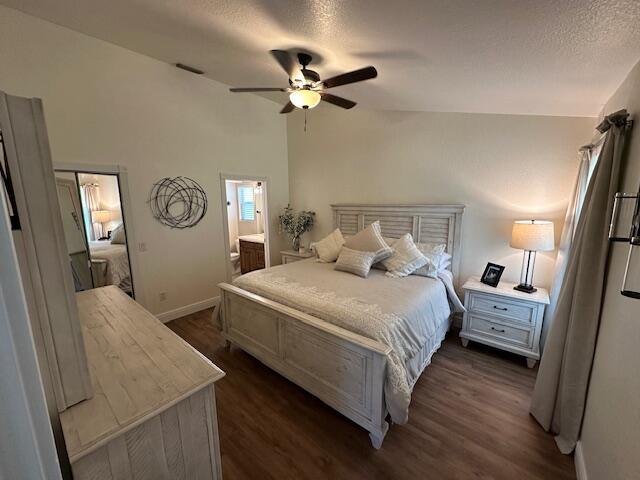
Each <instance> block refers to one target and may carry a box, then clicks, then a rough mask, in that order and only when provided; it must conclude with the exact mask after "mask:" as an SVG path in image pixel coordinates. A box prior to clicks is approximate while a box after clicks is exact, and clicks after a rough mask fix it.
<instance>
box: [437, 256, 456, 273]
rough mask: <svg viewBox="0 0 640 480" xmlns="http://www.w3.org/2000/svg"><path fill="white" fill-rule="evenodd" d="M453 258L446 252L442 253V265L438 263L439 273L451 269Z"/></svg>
mask: <svg viewBox="0 0 640 480" xmlns="http://www.w3.org/2000/svg"><path fill="white" fill-rule="evenodd" d="M452 258H453V257H452V256H451V255H449V254H448V253H446V252H445V253H443V254H442V256H441V257H440V265H438V273H440V272H442V271H444V270H448V269H449V267H450V266H451V259H452Z"/></svg>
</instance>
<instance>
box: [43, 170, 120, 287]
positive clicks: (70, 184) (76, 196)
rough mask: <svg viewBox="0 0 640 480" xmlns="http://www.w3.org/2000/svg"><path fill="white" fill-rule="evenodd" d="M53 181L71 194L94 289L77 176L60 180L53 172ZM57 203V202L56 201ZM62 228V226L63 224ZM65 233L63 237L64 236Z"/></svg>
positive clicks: (92, 284)
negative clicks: (78, 218) (78, 219)
mask: <svg viewBox="0 0 640 480" xmlns="http://www.w3.org/2000/svg"><path fill="white" fill-rule="evenodd" d="M64 173H68V172H64ZM53 174H54V177H55V180H56V186H58V187H60V186H62V187H66V188H68V189H69V191H70V193H71V202H72V203H73V208H74V210H75V211H76V214H78V213H79V214H80V215H79V217H80V230H81V232H80V233H81V234H82V241H83V242H84V248H85V252H86V253H87V260H88V262H89V265H88V267H89V276H90V277H91V288H95V284H94V282H93V266H92V265H91V252H90V251H89V243H88V240H87V228H86V225H85V223H84V215H82V202H81V201H80V193H79V192H78V190H79V185H78V175H77V174H76V175H74V179H73V180H69V179H68V178H60V177H56V176H55V171H54V172H53ZM58 201H59V200H58ZM63 227H64V224H63ZM66 234H67V232H65V236H66ZM69 255H72V252H69ZM129 268H131V266H129Z"/></svg>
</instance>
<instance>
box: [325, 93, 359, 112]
mask: <svg viewBox="0 0 640 480" xmlns="http://www.w3.org/2000/svg"><path fill="white" fill-rule="evenodd" d="M320 95H322V100H324V101H325V102H329V103H332V104H334V105H337V106H338V107H342V108H346V109H349V108H353V107H355V106H356V105H357V104H356V102H352V101H351V100H347V99H346V98H342V97H338V96H337V95H331V94H330V93H324V92H323V93H321V94H320Z"/></svg>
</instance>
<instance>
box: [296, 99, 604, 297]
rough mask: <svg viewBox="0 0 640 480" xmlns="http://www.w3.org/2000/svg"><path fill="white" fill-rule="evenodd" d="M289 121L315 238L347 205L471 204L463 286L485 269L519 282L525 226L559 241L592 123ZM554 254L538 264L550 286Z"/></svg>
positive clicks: (432, 117) (326, 113) (484, 118)
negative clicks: (548, 228)
mask: <svg viewBox="0 0 640 480" xmlns="http://www.w3.org/2000/svg"><path fill="white" fill-rule="evenodd" d="M308 115H309V124H308V128H307V132H306V133H305V132H304V131H303V128H302V125H303V122H304V119H303V117H302V115H301V114H299V113H293V114H291V115H289V119H288V129H287V131H288V144H289V189H290V194H291V204H292V206H293V207H294V208H296V209H310V210H315V211H316V214H317V215H316V220H317V224H316V226H315V227H314V230H313V231H312V232H311V234H312V237H313V238H314V239H319V238H321V237H322V236H323V235H325V234H326V233H328V232H329V231H330V229H331V228H332V221H333V219H332V216H331V210H330V207H329V205H330V204H331V203H339V202H369V203H374V202H380V203H402V202H408V203H462V204H465V205H466V206H467V209H466V211H465V214H464V218H463V229H462V230H463V232H462V233H463V238H462V264H461V277H462V279H463V281H464V279H465V278H466V277H468V276H469V275H473V274H476V275H479V274H481V273H482V271H483V269H484V267H485V266H486V263H487V262H489V261H491V262H496V263H499V264H502V265H506V266H507V269H506V271H505V273H504V276H503V278H504V279H506V280H511V281H517V280H518V278H519V274H520V267H521V262H522V251H517V250H514V249H512V248H510V247H509V239H510V236H511V226H512V222H513V220H518V219H529V218H534V219H549V220H553V221H554V222H555V227H556V236H557V237H559V235H560V232H561V229H562V221H563V218H564V213H565V209H566V206H567V202H568V197H569V195H570V192H571V188H572V186H573V182H574V179H575V175H576V174H577V166H578V163H577V162H578V160H577V159H578V154H577V150H578V147H579V146H580V145H582V144H584V143H588V141H589V140H590V139H591V137H592V132H593V126H594V124H595V120H594V119H591V118H567V117H539V116H524V115H522V116H518V115H485V114H461V113H427V112H422V113H421V112H390V111H371V110H365V109H361V108H356V109H354V110H350V111H344V110H341V109H337V108H335V107H332V106H320V107H318V108H317V109H314V110H312V111H311V112H309V114H308ZM554 257H555V252H551V253H549V254H540V255H538V262H537V264H536V276H535V282H536V283H538V284H540V285H542V286H548V284H549V283H550V279H551V271H552V267H553V260H554Z"/></svg>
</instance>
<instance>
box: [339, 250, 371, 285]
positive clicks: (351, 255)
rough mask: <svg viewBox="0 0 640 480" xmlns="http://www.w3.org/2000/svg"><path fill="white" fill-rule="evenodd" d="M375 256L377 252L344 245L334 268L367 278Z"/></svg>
mask: <svg viewBox="0 0 640 480" xmlns="http://www.w3.org/2000/svg"><path fill="white" fill-rule="evenodd" d="M375 256H376V252H363V251H360V250H352V249H350V248H347V247H342V250H340V256H339V257H338V261H337V262H336V266H335V267H333V268H334V269H335V270H340V271H341V272H348V273H353V274H354V275H358V276H359V277H362V278H367V275H369V270H371V265H373V260H374V258H375Z"/></svg>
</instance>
